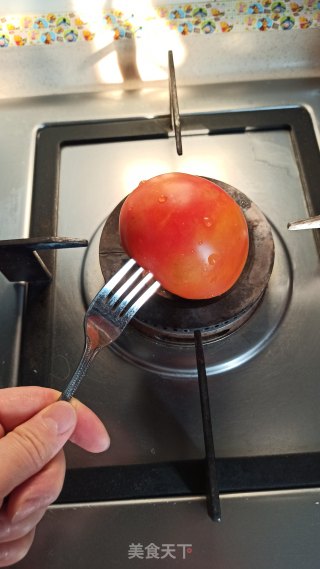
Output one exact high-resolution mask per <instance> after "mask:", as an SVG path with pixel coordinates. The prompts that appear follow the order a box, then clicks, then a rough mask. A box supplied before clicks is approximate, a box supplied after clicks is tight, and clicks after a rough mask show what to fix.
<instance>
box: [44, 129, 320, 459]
mask: <svg viewBox="0 0 320 569" xmlns="http://www.w3.org/2000/svg"><path fill="white" fill-rule="evenodd" d="M168 171H182V172H188V173H192V174H197V175H204V176H209V177H213V178H216V179H220V180H223V181H226V182H227V183H230V184H232V185H233V186H235V187H236V188H238V189H239V190H240V191H243V192H244V193H246V194H247V196H248V197H249V198H250V199H252V200H253V201H254V202H255V203H256V204H257V205H258V206H259V208H260V209H261V210H262V211H263V212H264V214H265V215H266V216H267V218H268V220H269V222H270V223H271V226H272V230H273V236H274V240H275V265H274V269H273V272H272V276H271V279H270V282H269V286H268V289H267V292H266V295H265V298H264V299H263V302H262V303H261V305H260V306H259V307H258V309H257V310H256V312H255V314H254V315H253V316H252V317H251V318H250V320H249V322H247V323H246V324H244V325H243V327H241V328H240V329H239V330H237V331H236V332H234V333H233V334H232V335H231V336H230V337H228V338H224V339H221V340H220V341H217V342H214V343H212V344H208V345H206V346H205V354H206V358H207V360H208V368H207V371H208V375H209V376H210V379H209V389H210V396H211V404H212V412H213V422H214V439H215V448H216V454H217V456H218V457H241V456H247V457H248V456H258V455H275V454H287V453H298V452H315V451H319V449H320V440H319V436H318V433H319V432H320V419H319V413H318V405H317V400H318V396H319V386H318V380H317V375H318V373H317V372H318V364H319V361H318V353H317V329H318V321H319V316H320V303H319V301H318V294H317V288H318V285H317V283H318V278H319V276H320V270H319V257H318V251H317V248H316V244H315V241H314V238H313V235H312V233H311V232H304V233H303V234H301V233H300V234H292V233H289V232H288V231H287V223H288V221H290V220H293V219H298V218H303V217H306V216H307V215H308V211H307V207H306V200H305V197H304V192H303V189H302V185H301V181H300V176H299V172H298V168H297V164H296V160H295V155H294V152H293V148H292V144H291V139H290V135H289V133H288V132H287V131H285V130H277V131H265V132H254V131H252V132H251V131H248V132H245V133H232V134H217V135H209V134H208V133H207V132H206V131H200V132H192V133H190V132H188V133H187V134H186V135H184V136H183V156H182V157H178V156H177V155H176V152H175V141H174V139H172V138H171V139H170V138H169V139H153V140H134V141H122V142H115V143H112V142H105V143H100V144H82V145H76V146H72V144H70V145H69V146H67V147H65V148H63V149H62V152H61V164H60V182H59V186H60V187H59V192H60V193H59V209H58V235H68V236H71V235H72V236H77V237H81V238H87V239H88V240H89V242H90V247H89V250H88V252H87V253H86V252H85V251H83V250H72V251H64V252H63V253H58V255H57V267H56V271H57V272H56V286H55V298H54V317H53V330H54V337H53V344H52V370H51V376H50V381H51V385H52V386H54V387H57V388H62V386H63V385H64V383H65V381H66V380H67V379H68V377H70V375H71V373H72V371H73V370H74V369H75V367H76V365H77V362H78V359H79V357H80V355H81V351H82V346H83V329H82V321H83V315H84V311H85V309H86V304H87V302H88V301H89V299H90V298H92V297H93V296H94V294H95V293H96V292H97V291H98V289H99V287H100V286H101V285H102V276H101V271H100V267H99V251H98V247H99V239H100V234H101V230H102V226H103V224H104V221H105V219H106V217H107V216H108V215H109V214H110V213H111V211H112V210H113V209H114V207H115V206H116V205H117V204H118V203H119V202H120V201H121V200H122V199H123V198H124V197H125V196H126V195H127V194H128V193H129V192H130V191H131V189H132V188H134V187H136V185H137V184H138V183H139V181H140V180H141V179H145V178H148V177H151V176H153V175H157V174H160V173H163V172H168ZM143 362H146V363H145V365H144V363H143ZM195 368H196V363H195V355H194V349H193V347H192V346H190V347H181V348H178V349H177V348H176V347H173V346H170V345H165V344H163V343H162V342H161V341H158V342H154V341H150V340H149V339H148V338H146V337H144V336H143V335H141V334H140V333H137V332H136V331H135V330H134V329H133V327H132V326H130V327H129V328H128V329H127V331H126V332H125V334H124V335H123V337H122V338H121V340H120V342H119V343H118V348H115V349H106V350H104V351H103V352H102V353H101V354H99V356H98V357H97V359H96V361H95V362H94V363H93V365H92V367H91V369H90V370H89V372H88V376H87V378H86V380H85V381H84V383H83V385H82V387H81V390H79V394H78V395H79V397H80V398H81V399H82V400H83V401H85V402H86V403H88V404H89V405H90V406H91V407H92V408H93V409H94V410H95V411H96V412H97V413H98V414H99V416H100V417H101V418H102V420H103V421H104V422H105V423H106V424H107V425H108V428H109V430H110V434H111V439H112V440H113V445H112V446H111V449H110V451H108V453H106V454H103V455H97V456H89V455H88V456H85V457H84V456H83V453H82V452H81V451H78V450H77V449H76V448H74V447H70V448H69V449H68V460H69V465H70V466H71V467H78V466H79V467H80V466H81V467H85V466H89V465H90V466H104V465H119V464H137V463H138V464H139V463H145V462H163V461H170V460H185V459H194V458H200V457H201V456H203V452H204V450H203V432H202V426H201V413H200V406H199V395H198V385H197V381H196V380H195V376H196V372H195ZM175 370H176V371H175ZM306 417H308V420H307V421H306Z"/></svg>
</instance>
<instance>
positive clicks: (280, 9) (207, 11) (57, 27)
mask: <svg viewBox="0 0 320 569" xmlns="http://www.w3.org/2000/svg"><path fill="white" fill-rule="evenodd" d="M139 18H140V20H139V21H138V17H137V16H135V14H134V13H130V14H125V13H124V12H121V11H119V10H109V11H104V12H101V21H100V23H99V24H98V25H97V22H90V21H84V20H83V19H82V18H81V16H80V15H79V14H76V13H73V12H66V13H54V12H50V13H46V14H39V15H36V16H31V15H29V14H26V15H23V16H19V17H17V16H3V17H2V18H0V48H2V47H3V48H5V47H10V46H17V47H23V46H26V45H53V44H58V43H64V44H66V43H70V44H71V43H73V44H74V43H77V42H79V41H85V42H90V41H92V40H93V39H94V37H95V35H96V33H97V29H98V28H99V33H101V30H102V31H103V30H105V31H108V33H110V31H111V32H112V34H113V39H114V40H120V39H126V38H127V39H128V38H133V37H135V38H136V39H139V37H142V35H143V33H144V30H146V28H147V26H148V23H149V22H150V21H153V22H154V21H155V20H157V19H160V20H161V21H164V22H165V23H166V25H167V26H168V27H169V29H171V30H176V31H177V32H178V33H179V34H181V35H184V36H186V35H190V34H194V35H197V34H198V35H211V34H215V33H228V32H236V31H237V32H240V31H257V32H258V31H260V32H268V31H271V32H274V31H289V30H306V29H309V28H320V0H294V1H291V0H280V1H272V0H260V1H259V2H254V1H250V0H225V1H220V0H215V1H213V2H192V3H188V4H187V3H177V4H170V5H163V6H160V7H157V8H155V9H154V10H153V11H152V12H150V13H146V14H145V15H144V17H141V15H139Z"/></svg>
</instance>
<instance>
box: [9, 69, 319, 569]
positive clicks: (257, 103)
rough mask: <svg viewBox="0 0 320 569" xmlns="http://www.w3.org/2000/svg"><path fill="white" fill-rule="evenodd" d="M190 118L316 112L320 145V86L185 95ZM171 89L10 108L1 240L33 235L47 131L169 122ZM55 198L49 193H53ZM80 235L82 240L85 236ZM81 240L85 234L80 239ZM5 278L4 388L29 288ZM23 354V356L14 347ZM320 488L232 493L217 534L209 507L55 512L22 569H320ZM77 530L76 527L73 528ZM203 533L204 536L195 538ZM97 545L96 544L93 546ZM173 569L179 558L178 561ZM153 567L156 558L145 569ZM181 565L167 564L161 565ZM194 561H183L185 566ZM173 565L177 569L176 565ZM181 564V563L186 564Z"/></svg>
mask: <svg viewBox="0 0 320 569" xmlns="http://www.w3.org/2000/svg"><path fill="white" fill-rule="evenodd" d="M179 100H180V111H181V113H182V114H183V113H188V112H194V111H195V110H196V111H197V112H205V111H219V110H236V109H253V108H256V107H271V106H283V105H304V106H306V107H307V108H308V110H309V112H310V114H311V116H312V118H313V122H314V127H315V131H316V134H317V136H318V139H319V140H320V135H319V127H320V80H319V79H292V80H286V81H282V80H276V81H275V80H268V81H261V82H255V81H251V82H243V83H235V84H231V83H228V84H219V85H202V86H193V87H187V86H184V87H181V88H179ZM168 110H169V104H168V93H167V90H166V89H165V88H163V87H161V88H159V89H158V88H148V89H141V90H135V91H133V90H132V91H122V90H108V91H106V92H105V93H94V94H81V95H60V96H46V97H34V98H23V99H11V100H4V101H2V102H1V104H0V119H1V129H0V142H1V154H0V171H1V182H0V204H1V210H0V238H1V239H10V238H19V237H25V236H27V235H28V228H29V217H30V207H31V197H32V195H31V194H32V176H33V163H34V149H35V137H36V131H37V129H38V128H39V126H41V125H43V124H45V123H54V122H64V121H79V120H81V121H83V120H103V119H110V118H124V117H137V116H146V115H148V116H153V115H159V114H160V115H161V114H167V113H168ZM43 191H44V192H45V188H43ZM75 237H77V236H75ZM80 237H81V236H80ZM19 288H20V291H18V294H16V293H17V287H15V286H14V285H10V284H8V283H6V282H5V280H4V279H3V278H1V279H0V306H1V321H2V322H5V325H6V326H7V327H8V331H9V332H8V334H6V335H4V334H3V337H2V338H1V340H2V343H1V357H0V385H1V386H4V385H8V384H9V385H13V384H14V382H15V380H16V369H17V352H18V348H19V334H20V326H21V320H19V319H18V320H17V319H16V316H17V314H20V313H21V300H22V297H23V294H24V291H23V286H22V285H21V286H19V287H18V289H19ZM14 346H15V349H13V347H14ZM319 501H320V494H319V491H318V490H314V491H313V490H312V491H301V492H287V493H266V494H243V495H230V496H226V497H224V498H223V504H222V507H223V516H224V517H223V522H222V524H221V525H220V526H213V525H212V523H211V522H210V521H209V520H208V519H207V517H206V513H205V505H204V501H203V500H202V499H201V498H200V499H194V500H191V501H190V500H179V501H175V500H170V501H167V502H166V501H160V502H155V503H145V504H135V503H134V502H133V503H130V504H117V503H114V504H95V505H93V506H88V505H87V506H81V505H71V506H68V507H54V508H52V509H51V510H50V511H49V512H48V514H47V515H46V517H45V519H44V521H43V522H42V523H41V525H40V527H39V531H38V534H37V537H36V541H35V545H34V546H33V549H32V551H31V553H30V555H29V556H28V557H27V559H26V560H24V561H22V562H21V563H19V564H18V565H17V567H21V569H22V568H23V569H28V568H30V569H31V568H32V569H34V568H38V567H41V568H42V569H50V568H51V567H58V566H59V567H61V569H64V567H65V568H67V567H70V566H71V567H73V566H77V567H79V568H80V569H81V567H87V566H88V565H89V564H90V565H91V566H92V567H94V569H100V568H102V567H106V566H109V567H126V566H127V565H128V566H130V564H131V565H132V564H133V563H134V564H137V563H138V562H137V561H134V560H130V561H129V560H128V547H129V544H130V543H132V542H134V543H137V542H141V543H143V544H144V545H148V544H149V543H150V542H153V543H155V544H158V545H161V544H164V543H174V544H177V543H192V544H193V546H194V547H193V549H194V551H193V553H192V558H191V557H190V558H189V559H188V560H186V563H188V564H189V566H191V567H203V568H206V567H212V566H215V567H220V566H221V567H222V566H227V567H228V569H233V568H237V569H239V568H242V567H243V568H246V569H248V568H249V569H251V568H252V569H257V568H259V569H265V568H266V569H267V568H268V569H269V567H273V569H287V568H289V567H290V569H294V568H295V567H297V569H298V568H299V569H300V567H302V566H303V567H305V568H306V569H318V567H319V563H320V554H319V547H318V533H319V523H320V522H319V509H318V508H319V507H320V506H319V503H318V502H319ZM68 528H69V529H68ZM195 535H196V536H197V537H195ZM86 537H87V539H85V538H86ZM172 561H173V560H172ZM143 563H147V560H145V561H143ZM170 563H171V561H170V560H169V561H168V560H165V559H163V560H162V564H161V567H169V564H170ZM183 563H184V561H183V562H182V561H181V566H182V567H184V565H183ZM171 565H172V563H171V564H170V567H171ZM176 565H177V566H179V565H178V562H176Z"/></svg>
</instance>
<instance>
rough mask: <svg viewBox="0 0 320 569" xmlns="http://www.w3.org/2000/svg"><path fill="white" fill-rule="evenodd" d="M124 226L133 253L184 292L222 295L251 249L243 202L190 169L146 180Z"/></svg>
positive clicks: (125, 213) (130, 200)
mask: <svg viewBox="0 0 320 569" xmlns="http://www.w3.org/2000/svg"><path fill="white" fill-rule="evenodd" d="M119 229H120V239H121V243H122V245H123V248H124V249H125V251H126V252H127V253H128V254H129V255H130V257H132V258H133V259H135V261H136V262H137V263H138V264H139V265H140V266H142V267H143V268H144V269H147V270H149V271H151V272H152V273H153V275H154V276H155V278H156V279H157V280H158V281H159V282H160V283H161V285H162V286H163V288H165V289H166V290H168V291H170V292H171V293H174V294H176V295H178V296H181V297H183V298H188V299H206V298H212V297H215V296H220V295H221V294H223V293H224V292H226V291H227V290H229V289H230V288H231V287H232V285H233V284H234V283H235V282H236V281H237V279H238V278H239V276H240V274H241V272H242V269H243V267H244V265H245V262H246V259H247V255H248V249H249V237H248V227H247V222H246V219H245V217H244V215H243V212H242V210H241V208H240V207H239V206H238V204H237V203H236V202H235V201H234V200H233V199H232V198H231V196H229V194H227V193H226V192H225V191H224V190H223V189H222V188H220V187H219V186H218V185H216V184H215V183H213V182H211V181H209V180H207V179H205V178H201V177H199V176H192V175H190V174H181V173H178V172H173V173H170V174H162V175H160V176H156V177H154V178H151V179H150V180H146V181H143V182H141V183H140V184H139V186H138V187H137V188H136V189H135V190H133V192H132V193H131V194H130V195H129V196H128V197H127V198H126V200H125V202H124V204H123V206H122V209H121V212H120V218H119Z"/></svg>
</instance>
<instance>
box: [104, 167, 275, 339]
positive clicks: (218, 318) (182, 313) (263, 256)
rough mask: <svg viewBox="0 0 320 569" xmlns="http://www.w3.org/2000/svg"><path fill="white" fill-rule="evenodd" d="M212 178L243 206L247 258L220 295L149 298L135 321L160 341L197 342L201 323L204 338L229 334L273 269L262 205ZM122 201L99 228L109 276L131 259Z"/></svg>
mask: <svg viewBox="0 0 320 569" xmlns="http://www.w3.org/2000/svg"><path fill="white" fill-rule="evenodd" d="M208 179H209V180H211V181H213V182H215V183H216V184H218V185H219V186H220V187H222V188H223V190H225V191H226V192H227V193H228V194H229V195H231V197H232V198H233V199H234V200H235V201H236V202H237V203H238V205H239V206H240V207H241V208H242V211H243V213H244V215H245V217H246V220H247V223H248V231H249V254H248V259H247V262H246V265H245V267H244V269H243V271H242V274H241V275H240V277H239V279H238V281H237V282H236V283H235V285H234V286H233V287H232V288H231V289H230V290H229V291H227V292H226V293H225V294H224V295H222V296H220V297H216V298H214V299H209V300H201V301H191V300H185V299H182V298H180V297H176V296H174V295H172V294H170V293H167V292H165V293H163V292H162V293H161V292H160V293H159V294H157V295H155V296H154V297H153V298H152V299H150V300H149V302H148V303H147V304H146V305H145V306H144V307H142V308H141V309H140V311H139V313H138V314H137V316H136V317H135V318H134V319H133V321H132V325H133V326H134V327H135V328H136V329H137V330H139V331H140V332H142V333H143V334H145V335H147V336H149V337H151V338H155V339H156V340H157V341H159V340H160V341H163V342H170V343H171V344H174V343H177V344H179V345H181V344H190V343H192V344H193V343H194V331H195V330H197V329H201V333H202V338H203V341H204V342H212V341H217V340H220V339H222V338H225V337H226V336H228V335H230V334H231V333H233V332H234V331H235V330H237V329H238V328H239V327H240V326H242V325H243V324H244V323H245V322H246V321H247V320H248V319H249V318H250V316H251V315H252V314H253V312H254V311H255V310H256V308H257V306H258V305H259V303H260V302H261V300H262V298H263V295H264V292H265V290H266V288H267V285H268V282H269V279H270V276H271V273H272V268H273V263H274V241H273V237H272V231H271V227H270V225H269V223H268V221H267V219H266V218H265V216H264V215H263V213H262V212H261V210H260V209H259V208H258V207H257V206H256V205H255V204H254V203H253V202H252V201H251V200H250V199H249V198H247V196H245V195H244V194H243V193H242V192H240V191H239V190H237V189H236V188H234V187H232V186H230V185H229V184H226V183H224V182H221V181H219V180H213V179H211V178H208ZM122 203H123V201H122V202H121V203H120V204H118V206H117V207H116V208H115V209H114V210H113V211H112V212H111V214H110V215H109V217H108V219H107V220H106V223H105V225H104V227H103V230H102V233H101V238H100V247H99V259H100V266H101V270H102V273H103V277H104V279H105V280H106V281H107V280H108V279H109V278H110V277H111V276H112V274H113V273H115V272H116V271H117V270H118V269H119V268H120V267H121V265H122V264H123V261H124V260H126V259H127V256H126V254H125V253H124V251H123V249H122V247H121V244H120V237H119V228H118V220H119V212H120V209H121V206H122Z"/></svg>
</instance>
